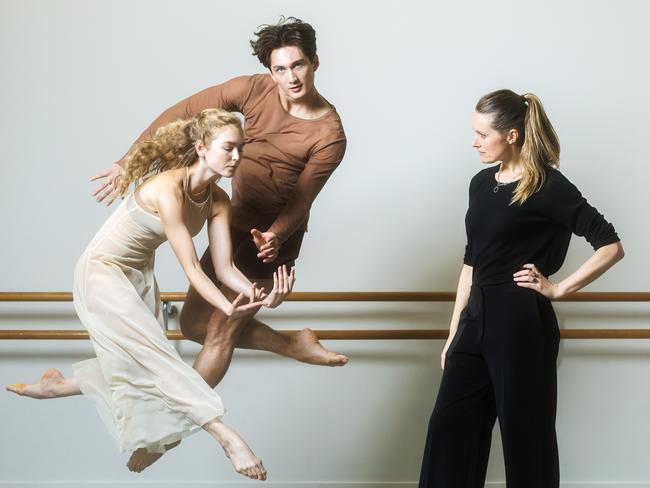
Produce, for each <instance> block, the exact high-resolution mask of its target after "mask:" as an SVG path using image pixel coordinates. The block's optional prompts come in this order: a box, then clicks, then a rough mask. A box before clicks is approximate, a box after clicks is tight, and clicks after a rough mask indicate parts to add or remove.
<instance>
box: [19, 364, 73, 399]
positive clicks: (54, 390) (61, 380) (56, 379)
mask: <svg viewBox="0 0 650 488" xmlns="http://www.w3.org/2000/svg"><path fill="white" fill-rule="evenodd" d="M7 391H12V392H14V393H16V394H18V395H20V396H26V397H30V398H36V399H39V400H42V399H45V398H61V397H67V396H72V395H81V389H80V388H79V383H78V382H77V379H76V378H65V377H64V376H63V374H61V371H59V370H58V369H54V368H50V369H48V370H47V371H46V372H45V373H44V374H43V376H42V377H41V379H40V380H39V381H37V382H36V383H32V384H27V383H13V384H11V385H8V386H7Z"/></svg>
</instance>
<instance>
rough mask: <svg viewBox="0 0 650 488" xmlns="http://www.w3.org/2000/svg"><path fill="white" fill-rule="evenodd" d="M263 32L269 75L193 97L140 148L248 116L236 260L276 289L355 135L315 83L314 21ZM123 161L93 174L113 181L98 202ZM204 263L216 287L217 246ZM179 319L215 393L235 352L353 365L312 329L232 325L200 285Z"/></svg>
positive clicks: (236, 192) (256, 48) (239, 176)
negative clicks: (170, 128) (207, 113)
mask: <svg viewBox="0 0 650 488" xmlns="http://www.w3.org/2000/svg"><path fill="white" fill-rule="evenodd" d="M255 36H256V39H255V40H253V41H251V47H252V48H253V54H254V55H255V56H257V57H258V59H259V60H260V62H261V63H262V64H263V65H264V66H265V67H266V68H267V69H268V70H269V73H266V74H258V75H253V76H240V77H237V78H233V79H231V80H229V81H227V82H225V83H223V84H220V85H216V86H213V87H210V88H207V89H205V90H203V91H201V92H199V93H197V94H195V95H192V96H190V97H189V98H187V99H185V100H183V101H181V102H179V103H178V104H176V105H174V106H172V107H170V108H169V109H167V110H166V111H165V112H163V113H162V114H161V115H160V116H159V117H158V118H157V119H156V120H155V121H154V122H153V123H152V124H151V125H150V126H149V127H148V128H147V129H146V130H145V131H144V132H143V133H142V134H141V135H140V137H139V138H138V139H137V140H136V142H135V144H137V143H138V142H140V141H142V140H146V139H147V138H149V137H151V136H152V135H153V134H154V133H155V131H156V129H157V128H158V127H160V126H162V125H164V124H166V123H168V122H170V121H173V120H176V119H178V118H182V117H188V116H192V115H195V114H197V113H199V112H200V111H201V110H203V109H205V108H209V107H219V108H224V109H226V110H230V111H235V112H240V113H242V114H243V115H244V118H245V132H246V135H245V146H244V151H243V155H242V160H241V163H240V166H239V168H238V169H237V172H236V173H235V176H234V178H233V182H232V209H233V213H232V223H231V233H232V246H233V257H234V260H235V264H236V266H237V267H238V268H239V269H240V270H241V271H242V272H243V273H244V274H245V275H246V276H247V277H248V278H249V279H250V280H251V281H253V282H256V283H258V284H259V285H260V286H263V287H265V288H266V289H267V290H270V289H271V288H272V287H273V284H272V281H271V280H272V277H273V272H274V271H275V270H276V269H277V268H278V267H279V266H281V265H283V264H286V265H288V266H293V264H294V262H295V260H296V258H297V257H298V254H299V252H300V245H301V243H302V239H303V234H304V232H305V231H306V229H307V220H308V218H309V209H310V207H311V205H312V203H313V201H314V199H315V198H316V196H317V195H318V193H319V192H320V190H321V189H322V188H323V186H324V185H325V183H326V182H327V179H328V178H329V176H330V175H331V174H332V172H333V171H334V170H335V169H336V167H337V166H338V164H339V163H340V162H341V160H342V159H343V155H344V153H345V147H346V138H345V133H344V132H343V126H342V124H341V119H340V118H339V116H338V114H337V113H336V109H335V108H334V107H333V106H332V105H330V104H329V103H328V102H327V100H325V98H323V97H322V96H321V95H320V93H318V91H317V90H316V87H315V86H314V74H315V71H316V70H317V69H318V67H319V59H318V55H317V54H316V33H315V31H314V29H313V28H312V27H311V25H309V24H307V23H305V22H302V21H301V20H299V19H296V18H294V17H289V18H287V19H284V18H282V19H281V20H280V22H279V23H277V24H274V25H265V26H262V28H261V29H260V30H259V31H258V32H256V33H255ZM120 163H121V161H118V162H117V163H115V164H114V165H113V166H112V167H111V168H110V169H109V170H107V171H104V172H102V173H99V174H98V175H95V176H94V177H92V178H91V180H96V179H99V178H107V179H106V181H105V182H104V183H103V184H102V185H101V186H100V187H99V188H97V190H96V191H95V193H94V195H93V196H96V198H97V200H98V201H100V202H101V201H103V200H104V199H107V201H108V204H110V203H111V202H112V198H113V197H112V190H113V184H114V183H115V181H116V179H117V178H119V176H120V174H121V166H120ZM201 266H202V268H203V270H204V271H205V273H206V274H208V275H209V276H210V277H211V278H212V279H213V280H214V281H215V282H216V276H215V274H214V266H213V265H212V260H211V257H210V253H209V250H207V251H206V252H205V254H204V255H203V257H202V259H201ZM224 291H225V292H228V290H224ZM229 298H231V299H232V298H234V296H233V295H230V296H229ZM180 319H181V329H182V331H183V334H185V336H186V337H188V338H189V339H191V340H194V341H196V342H199V343H201V344H203V348H202V349H201V352H200V353H199V356H198V357H197V359H196V362H195V364H194V367H195V368H196V369H197V370H198V371H199V373H200V374H201V375H202V376H203V378H204V379H205V380H206V382H207V383H208V384H210V385H211V386H212V387H214V386H216V385H217V384H218V383H219V381H221V379H222V378H223V376H224V375H225V373H226V371H227V369H228V366H229V364H230V360H231V358H232V351H233V348H234V347H240V348H248V349H260V350H266V351H271V352H275V353H277V354H282V355H284V356H288V357H292V358H294V359H297V360H299V361H303V362H306V363H310V364H319V365H329V366H342V365H344V364H346V363H347V361H348V358H347V357H345V356H344V355H341V354H336V353H333V352H331V351H328V350H326V349H325V348H324V347H323V346H322V345H321V344H320V343H319V341H318V339H317V338H316V335H315V334H314V333H313V331H311V330H310V329H303V330H301V331H300V332H298V333H297V334H294V335H291V336H289V335H285V334H281V333H279V332H277V331H275V330H273V329H272V328H270V327H268V326H267V325H265V324H263V323H262V322H260V321H258V320H256V319H254V318H253V319H250V320H249V321H247V322H246V323H245V324H241V323H232V321H227V320H225V317H224V316H223V314H221V313H220V312H218V311H215V310H214V309H213V308H212V307H211V306H210V305H209V304H207V303H206V302H205V301H204V300H203V299H202V298H201V297H200V296H199V295H198V293H196V291H195V290H194V289H192V288H191V287H190V289H189V291H188V294H187V299H186V301H185V304H184V307H183V311H182V313H181V317H180Z"/></svg>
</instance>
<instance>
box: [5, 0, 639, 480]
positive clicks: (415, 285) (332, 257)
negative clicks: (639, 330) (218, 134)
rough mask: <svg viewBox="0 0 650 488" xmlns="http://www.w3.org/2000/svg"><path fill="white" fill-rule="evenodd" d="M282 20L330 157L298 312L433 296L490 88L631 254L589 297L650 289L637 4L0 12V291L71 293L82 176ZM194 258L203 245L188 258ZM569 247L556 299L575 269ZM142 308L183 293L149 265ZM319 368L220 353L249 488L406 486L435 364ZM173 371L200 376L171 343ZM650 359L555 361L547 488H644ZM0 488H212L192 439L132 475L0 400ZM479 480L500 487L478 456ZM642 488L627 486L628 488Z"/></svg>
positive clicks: (378, 350) (340, 4)
mask: <svg viewBox="0 0 650 488" xmlns="http://www.w3.org/2000/svg"><path fill="white" fill-rule="evenodd" d="M279 14H285V15H294V16H297V17H300V18H303V19H304V20H307V21H309V22H311V23H312V24H313V25H314V27H315V28H316V30H317V33H318V48H319V55H320V59H321V68H320V69H319V70H318V73H317V84H318V87H319V89H320V91H321V92H322V93H323V94H324V95H325V96H326V97H327V98H328V99H329V100H330V101H331V102H332V103H333V104H335V105H336V107H337V109H338V111H339V113H340V114H341V117H342V118H343V121H344V125H345V129H346V132H347V135H348V139H349V145H348V152H347V155H346V158H345V161H344V163H343V165H342V166H341V167H340V169H339V170H337V172H336V173H335V175H334V176H333V177H332V179H331V180H330V182H329V183H328V185H327V187H326V189H325V190H324V191H323V192H322V194H321V195H320V196H319V198H318V200H317V204H316V205H315V207H314V209H313V212H312V220H311V228H310V232H309V234H308V237H307V238H306V240H305V243H304V246H303V251H302V255H301V259H300V261H299V268H298V272H299V282H298V286H297V289H299V290H301V291H338V290H345V291H347V290H452V289H454V288H455V283H456V280H457V274H458V272H459V270H460V266H461V257H462V250H463V245H464V227H463V217H464V212H465V206H466V200H467V197H466V195H467V184H468V181H469V179H470V177H471V176H472V175H473V174H474V173H475V172H477V171H478V170H479V169H480V163H479V162H478V160H477V157H476V155H475V154H474V152H473V150H472V149H471V147H470V140H471V137H472V132H471V127H470V123H469V119H470V114H471V111H472V108H473V106H474V104H475V102H476V100H477V99H478V97H480V96H481V95H482V94H484V93H486V92H488V91H491V90H493V89H498V88H503V87H509V88H511V89H513V90H515V91H517V92H520V93H521V92H526V91H530V92H534V93H536V94H537V95H539V96H540V97H541V98H542V100H543V101H544V103H545V105H546V108H547V110H548V112H549V114H550V117H551V119H552V121H553V123H554V124H555V127H556V129H557V131H558V133H559V135H560V139H561V142H562V169H563V171H564V173H565V174H566V175H567V176H568V177H569V178H570V179H571V180H573V181H574V182H575V183H576V184H577V185H578V187H579V188H580V189H581V190H582V191H583V193H584V194H585V195H586V196H587V197H588V198H589V200H590V201H591V202H592V203H594V204H595V205H596V206H597V207H598V208H599V210H600V211H601V212H603V213H604V214H605V215H606V216H607V217H608V219H609V220H611V221H612V222H613V223H614V224H615V226H616V228H617V230H618V232H619V235H620V236H621V238H622V239H623V243H624V246H625V249H626V251H627V256H626V258H625V260H624V261H623V262H622V263H620V264H619V265H617V266H616V268H615V269H614V270H612V271H611V272H610V273H608V274H607V275H606V276H604V277H603V278H602V279H600V280H599V281H598V282H597V283H595V284H593V285H592V286H590V287H589V290H607V291H648V290H649V289H650V287H649V286H648V285H649V284H650V282H649V280H648V276H649V271H650V270H649V267H648V264H647V258H646V250H647V244H646V243H647V242H648V239H649V238H650V232H649V230H648V210H647V209H648V208H649V207H650V198H649V196H648V193H649V192H648V191H647V186H648V181H649V176H650V171H649V170H648V163H647V159H648V158H647V150H646V145H647V117H648V113H649V109H650V102H648V96H647V87H648V86H650V67H649V66H648V55H647V48H648V46H649V45H650V34H649V33H648V30H647V18H648V16H649V14H650V5H649V4H648V3H647V2H644V1H643V0H638V1H629V0H624V1H619V2H607V1H573V2H559V1H547V2H536V3H532V2H508V1H504V0H493V1H492V2H478V1H467V2H455V3H454V2H418V1H415V0H407V1H402V2H387V1H369V0H367V1H354V2H353V1H348V2H345V1H342V0H330V1H327V2H303V1H294V0H286V1H263V0H249V1H246V2H238V3H236V2H223V1H207V0H204V1H201V0H189V1H184V2H180V1H177V2H173V1H153V0H146V1H145V0H143V1H137V2H135V1H127V0H112V1H81V0H78V1H73V0H67V1H48V0H0V107H1V109H0V134H1V136H0V137H1V140H2V148H3V154H2V156H1V158H0V159H1V163H0V178H1V179H0V181H1V182H2V191H1V192H0V212H1V213H0V221H1V222H2V230H1V231H0V236H1V237H0V256H1V258H0V259H2V268H1V269H2V273H0V290H2V291H12V290H16V291H21V290H33V291H48V290H52V291H57V290H70V288H71V281H72V267H73V264H74V262H75V260H76V258H77V257H78V255H79V254H80V253H81V251H82V250H83V248H84V247H85V245H86V243H87V242H88V241H89V239H90V238H91V237H92V235H93V233H94V232H95V231H96V230H97V228H98V227H99V225H100V224H101V222H102V221H103V220H104V219H105V218H106V217H107V216H108V215H109V213H110V212H111V209H107V208H105V207H103V206H100V205H97V204H95V203H94V202H93V200H92V199H91V198H90V197H89V194H90V192H91V190H92V189H93V188H94V185H93V184H90V183H88V182H87V178H88V177H89V176H90V175H91V174H93V173H94V172H96V171H98V170H100V169H103V168H104V167H107V166H108V165H109V164H110V163H111V162H112V161H114V160H115V159H117V158H118V157H120V156H121V155H122V153H123V152H124V151H125V150H126V149H127V148H128V146H129V145H130V143H131V142H132V140H133V139H134V138H135V137H136V136H137V135H138V134H139V132H140V131H141V130H142V129H143V128H144V127H145V126H146V125H147V124H148V123H149V122H150V121H151V120H152V119H153V118H154V117H155V116H156V115H157V114H158V113H159V112H160V111H162V109H164V108H166V107H167V106H169V105H171V104H172V103H174V102H176V101H177V100H179V99H181V98H183V97H185V96H187V95H189V94H191V93H193V92H195V91H198V90H199V89H202V88H204V87H206V86H209V85H212V84H215V83H218V82H220V81H223V80H226V79H228V78H229V77H232V76H235V75H238V74H244V73H253V72H259V71H261V70H262V68H261V66H259V65H258V63H257V61H256V59H255V58H254V57H253V56H251V55H250V52H249V47H248V40H249V39H250V37H251V33H252V31H253V30H255V28H256V27H257V26H258V25H260V24H263V23H268V22H274V21H275V20H276V19H277V17H278V15H279ZM197 241H198V242H197V246H198V247H201V248H202V247H203V246H204V244H205V239H202V238H201V239H198V240H197ZM590 252H591V251H590V247H589V246H588V244H586V243H585V242H584V241H583V240H582V239H579V238H576V239H574V241H573V243H572V245H571V249H570V252H569V255H568V257H567V262H566V264H565V266H564V268H563V270H562V271H561V272H560V273H559V274H558V276H557V277H558V278H561V277H563V276H566V275H567V274H568V273H570V272H571V271H572V270H574V269H575V268H576V267H577V266H578V265H579V264H580V262H581V261H583V260H584V259H585V258H586V257H588V256H589V254H590ZM158 278H159V282H160V283H161V288H162V289H163V290H168V291H175V290H183V289H184V288H185V286H186V280H185V278H184V276H183V275H182V272H181V270H180V267H179V266H178V265H177V264H176V263H175V261H174V259H173V257H172V256H171V253H170V252H169V249H167V248H165V249H163V250H162V251H161V253H160V255H159V258H158ZM556 308H557V310H558V314H559V317H560V320H561V323H562V326H564V327H622V328H627V327H648V326H649V325H650V320H648V319H649V318H650V305H648V304H573V305H571V304H560V305H558V306H557V307H556ZM450 313H451V305H450V304H420V305H408V304H383V305H378V304H364V303H361V304H320V305H319V304H286V305H284V306H283V307H282V308H281V309H279V310H277V311H273V312H269V313H265V314H264V316H265V318H268V320H269V321H270V322H271V323H272V324H274V325H275V326H277V327H281V328H300V327H303V326H310V327H314V328H318V327H322V328H337V327H340V328H348V327H354V328H361V327H368V328H376V327H377V328H378V327H388V328H397V327H403V328H415V327H423V328H424V327H430V326H432V325H434V326H438V327H445V326H446V325H447V323H448V320H449V316H450ZM0 324H1V325H2V327H3V328H27V327H31V326H37V325H38V326H42V327H50V328H53V327H58V328H66V327H71V326H75V327H78V326H79V324H78V321H77V319H76V317H75V316H74V312H73V310H72V307H71V305H69V304H40V305H36V304H25V305H17V304H1V305H0ZM328 346H330V347H332V348H335V349H337V350H340V351H342V352H345V353H346V354H349V355H350V357H351V359H352V361H351V363H350V364H349V365H348V366H346V367H345V368H342V369H336V370H330V369H324V368H316V367H309V366H305V365H302V364H296V363H293V362H291V361H289V360H286V359H282V358H278V357H272V356H270V355H267V354H261V353H252V352H241V353H238V354H237V355H236V357H235V360H234V364H233V367H232V369H231V371H230V373H229V375H228V376H227V378H226V379H225V380H224V382H223V383H222V385H220V387H219V388H218V391H219V392H220V394H221V395H222V396H223V398H224V401H225V403H226V406H227V407H228V408H229V411H230V412H229V414H228V416H227V421H228V422H230V423H231V424H232V425H234V426H235V427H236V428H238V429H240V431H241V432H242V434H243V435H244V436H245V437H246V439H248V441H249V442H250V443H251V445H252V446H253V448H254V450H255V451H256V452H257V453H258V454H259V455H260V457H261V458H262V459H263V460H264V462H265V465H266V466H267V468H268V470H269V473H270V476H271V477H270V481H269V482H267V485H268V486H273V487H280V486H282V487H285V486H293V487H302V486H310V487H315V486H337V487H343V486H346V487H347V486H352V485H354V486H368V487H374V486H383V487H392V486H413V482H414V481H415V480H416V479H417V476H418V473H419V464H420V459H421V453H422V448H423V443H424V435H425V429H426V423H427V420H428V415H429V413H430V410H431V407H432V406H433V400H434V398H435V393H436V389H437V385H438V383H439V378H440V372H439V369H438V367H437V363H438V359H437V358H438V355H439V352H440V348H441V346H442V344H441V343H440V342H434V341H429V342H427V341H420V342H410V341H403V342H397V341H396V342H358V343H355V342H330V343H328ZM180 348H181V350H182V351H183V352H184V353H186V354H187V355H186V358H187V360H188V361H190V360H191V358H192V357H193V355H194V354H195V353H196V350H197V349H196V348H195V347H194V346H192V345H190V344H182V345H181V346H180ZM649 351H650V343H648V342H647V341H565V342H563V344H562V349H561V354H560V360H559V410H558V422H557V425H558V435H559V442H560V449H561V464H562V475H563V481H564V482H566V484H567V486H581V487H590V486H595V483H597V482H598V483H602V484H599V485H598V486H601V487H602V486H607V487H610V486H611V487H614V486H617V487H618V486H623V485H625V484H626V483H629V484H633V485H634V486H650V465H648V463H647V459H648V452H649V448H650V446H649V445H648V439H650V428H649V426H648V424H649V423H648V421H647V412H648V407H649V406H650V392H649V389H648V383H649V381H650V380H648V378H650V361H649V360H648V352H649ZM90 354H91V348H90V345H89V344H88V343H85V342H84V343H71V342H46V341H42V342H41V341H37V342H10V341H5V342H3V343H0V383H4V384H6V383H10V382H13V381H16V380H31V379H35V378H36V377H38V375H40V373H41V372H42V371H43V370H44V369H46V368H47V367H50V366H55V367H58V368H60V369H62V370H63V371H64V372H65V373H67V374H70V372H71V371H70V364H71V363H72V362H74V361H77V360H79V359H82V358H85V357H87V356H89V355H90ZM0 406H1V412H2V416H1V417H0V432H1V435H0V485H1V486H32V485H39V486H50V485H53V484H54V482H58V483H62V484H64V485H66V486H82V485H85V484H87V483H88V482H90V481H94V482H97V484H95V485H93V486H96V487H98V486H113V485H117V484H119V485H120V486H131V485H133V486H136V485H137V486H140V485H141V484H146V483H152V484H153V483H155V484H156V485H163V486H177V485H178V486H181V484H185V485H192V486H194V485H196V486H198V485H200V484H208V483H209V484H210V485H215V486H231V485H233V484H234V483H235V482H236V481H239V477H237V476H236V475H235V474H234V473H233V472H232V470H231V468H230V467H229V465H228V463H227V462H226V461H225V460H224V459H223V456H222V455H221V453H220V452H219V449H218V447H217V446H216V445H214V444H213V443H212V442H211V441H210V439H208V437H207V436H206V435H204V434H198V435H196V436H194V437H192V438H190V439H189V440H188V441H187V442H184V444H183V445H182V446H181V447H180V448H179V449H176V450H175V451H174V452H172V453H169V454H168V455H167V456H165V458H164V459H162V460H161V461H160V462H159V463H158V464H156V465H155V466H153V467H152V468H151V469H150V470H148V471H147V472H145V473H143V474H142V475H133V474H131V473H129V472H128V471H126V469H124V468H123V467H122V464H123V463H124V462H125V460H126V459H125V457H124V456H122V455H119V454H118V453H116V451H115V449H114V446H113V444H112V441H111V439H110V438H109V437H108V436H107V434H106V433H105V431H104V428H103V425H102V424H101V422H100V421H99V419H98V418H97V416H96V415H95V412H94V411H93V409H92V408H91V407H90V404H89V403H88V402H86V401H85V400H84V399H83V398H68V399H62V400H59V401H51V402H47V401H43V402H37V401H30V400H27V399H21V398H17V397H14V396H12V395H10V394H8V393H7V394H0ZM495 437H496V439H497V441H495V443H494V449H493V455H492V459H491V461H490V470H489V474H488V479H489V481H490V482H491V483H493V485H490V486H503V485H502V484H499V482H502V480H503V479H504V475H503V463H502V458H501V451H500V447H499V442H498V435H497V436H495ZM635 483H637V484H635Z"/></svg>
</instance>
